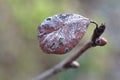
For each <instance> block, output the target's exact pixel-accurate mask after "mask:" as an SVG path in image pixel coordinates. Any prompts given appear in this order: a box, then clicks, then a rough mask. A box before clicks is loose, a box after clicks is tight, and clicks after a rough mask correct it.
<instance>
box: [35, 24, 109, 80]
mask: <svg viewBox="0 0 120 80" xmlns="http://www.w3.org/2000/svg"><path fill="white" fill-rule="evenodd" d="M91 23H94V24H96V23H95V22H91ZM104 30H105V24H101V25H100V27H98V26H96V28H95V30H94V32H93V35H92V37H91V39H90V40H89V41H88V42H87V43H86V44H84V45H83V46H82V47H81V49H80V50H79V51H78V52H76V53H74V54H71V55H70V56H68V57H67V58H66V59H64V60H63V61H61V62H60V63H59V64H57V65H56V66H55V67H53V68H51V69H49V70H47V71H46V72H43V73H42V74H40V75H38V76H37V77H35V78H33V80H45V79H47V78H48V77H50V76H52V75H54V74H57V73H59V72H61V71H63V70H66V69H69V68H74V66H76V67H78V66H77V65H76V64H73V65H71V64H72V63H73V62H74V61H75V60H76V59H77V58H79V57H80V56H81V55H82V54H83V53H84V52H85V51H87V50H88V49H89V48H91V47H95V46H104V45H105V44H106V43H107V42H106V40H105V39H104V38H100V36H101V35H102V33H103V32H104Z"/></svg>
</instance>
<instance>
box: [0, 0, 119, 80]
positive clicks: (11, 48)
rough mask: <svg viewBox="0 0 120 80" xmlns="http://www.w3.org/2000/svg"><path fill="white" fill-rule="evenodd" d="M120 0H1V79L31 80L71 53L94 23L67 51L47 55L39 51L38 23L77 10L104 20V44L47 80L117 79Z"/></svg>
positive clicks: (88, 33) (86, 36)
mask: <svg viewBox="0 0 120 80" xmlns="http://www.w3.org/2000/svg"><path fill="white" fill-rule="evenodd" d="M119 3H120V0H0V80H31V79H32V77H34V76H37V75H38V74H39V73H42V72H44V71H45V70H47V69H49V68H51V67H53V66H54V65H56V64H57V63H59V62H60V61H61V60H63V59H64V58H66V57H67V56H68V55H70V54H72V53H74V52H75V51H76V50H78V49H79V48H80V46H81V45H82V44H83V43H84V42H85V41H87V40H88V39H89V38H90V34H92V32H93V29H94V28H95V26H94V25H92V24H91V25H90V27H89V29H88V30H87V33H86V34H85V37H84V38H83V39H82V41H81V42H80V43H79V44H78V45H77V47H75V49H73V50H72V51H71V52H70V53H68V54H65V55H48V54H44V52H42V51H41V49H40V48H39V44H38V38H37V27H38V25H39V24H40V23H41V22H42V21H43V20H44V19H45V18H47V17H49V16H53V15H55V14H60V13H76V14H80V15H83V16H85V17H87V18H90V19H92V20H95V21H96V22H98V24H101V23H102V22H105V23H106V26H107V29H106V31H105V33H104V34H103V37H105V38H106V39H107V40H108V44H107V45H106V46H104V47H95V48H92V49H90V50H88V51H87V52H85V54H83V55H82V56H81V57H80V58H79V59H78V61H79V62H80V64H81V66H80V68H78V69H70V70H67V71H65V72H61V73H59V74H57V75H55V76H53V77H51V78H49V79H48V80H119V79H120V47H119V44H120V43H119V41H120V26H119V25H120V4H119Z"/></svg>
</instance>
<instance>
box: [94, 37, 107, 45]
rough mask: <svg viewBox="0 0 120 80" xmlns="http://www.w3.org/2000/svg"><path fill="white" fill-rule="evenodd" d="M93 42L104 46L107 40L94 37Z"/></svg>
mask: <svg viewBox="0 0 120 80" xmlns="http://www.w3.org/2000/svg"><path fill="white" fill-rule="evenodd" d="M95 43H96V44H97V45H99V46H104V45H106V44H107V40H106V39H105V38H98V39H96V41H95Z"/></svg>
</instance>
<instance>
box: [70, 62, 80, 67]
mask: <svg viewBox="0 0 120 80" xmlns="http://www.w3.org/2000/svg"><path fill="white" fill-rule="evenodd" d="M70 67H72V68H78V67H80V64H79V63H78V62H77V61H73V62H72V63H71V64H70Z"/></svg>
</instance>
